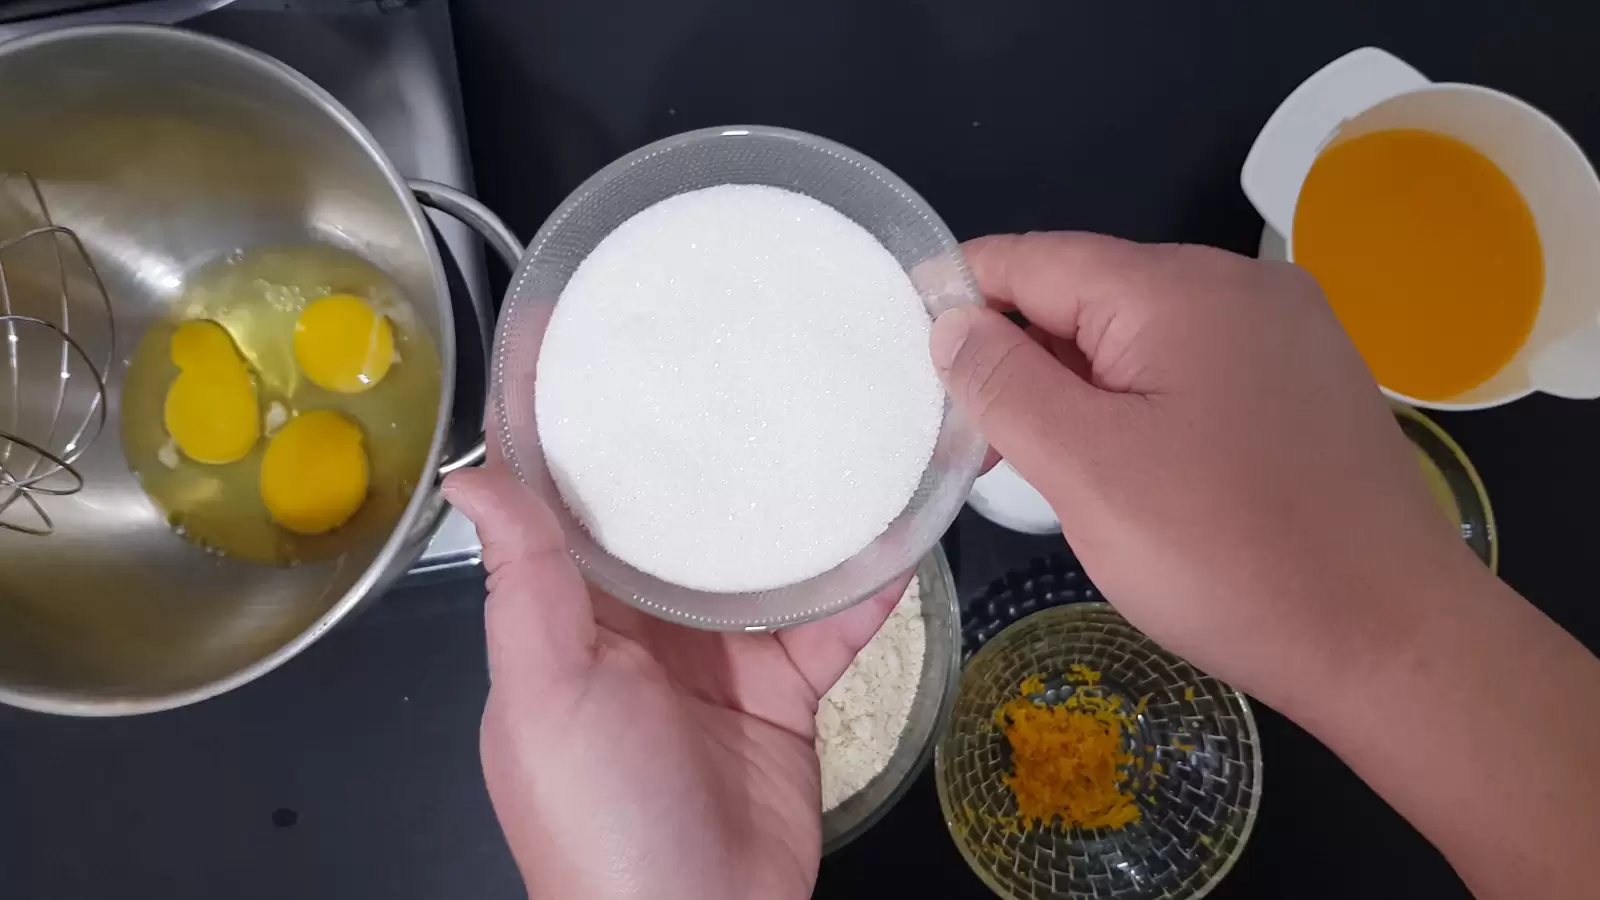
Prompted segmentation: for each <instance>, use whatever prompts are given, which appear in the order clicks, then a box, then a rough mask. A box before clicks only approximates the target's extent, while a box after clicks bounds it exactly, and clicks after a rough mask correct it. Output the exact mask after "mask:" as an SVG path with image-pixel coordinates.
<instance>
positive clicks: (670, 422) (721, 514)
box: [534, 185, 944, 592]
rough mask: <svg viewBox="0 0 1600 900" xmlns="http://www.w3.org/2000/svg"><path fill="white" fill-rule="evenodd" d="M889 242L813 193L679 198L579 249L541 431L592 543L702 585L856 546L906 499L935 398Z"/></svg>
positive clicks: (552, 332)
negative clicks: (585, 252)
mask: <svg viewBox="0 0 1600 900" xmlns="http://www.w3.org/2000/svg"><path fill="white" fill-rule="evenodd" d="M929 328H930V320H929V318H928V314H927V311H926V309H925V308H924V307H923V304H922V300H921V298H920V297H919V296H918V294H917V292H916V289H915V288H914V287H912V285H911V281H910V279H909V278H907V277H906V274H905V272H904V271H903V270H902V269H901V268H900V265H899V264H898V263H897V262H896V261H895V259H894V257H893V256H891V255H890V254H889V252H888V251H887V250H886V249H884V247H883V246H882V245H881V244H879V243H878V242H877V240H875V239H874V238H873V237H872V235H871V234H869V233H868V232H867V231H866V230H865V229H863V228H861V227H860V226H858V225H856V224H855V223H854V222H852V221H850V220H849V219H848V218H846V217H845V216H844V215H842V214H841V213H839V212H838V211H836V210H834V209H833V208H831V207H829V206H827V205H825V204H823V203H820V202H818V201H816V200H813V199H811V198H809V197H805V196H802V195H800V194H796V193H793V192H791V191H786V190H781V189H779V188H773V187H765V186H759V185H723V186H719V187H712V188H706V189H704V190H698V191H691V192H689V193H685V194H679V195H677V196H674V197H671V198H669V199H667V200H663V201H662V202H660V203H657V204H656V205H654V206H651V207H649V208H648V209H645V210H644V211H643V212H640V213H639V214H637V215H635V216H634V217H632V218H631V219H628V220H627V221H626V222H624V223H622V225H620V226H619V227H618V228H617V229H616V230H615V231H613V232H612V233H611V234H610V235H608V236H607V237H606V238H605V239H604V240H602V241H601V242H600V244H599V245H598V246H597V247H595V249H594V251H593V252H591V253H590V254H589V256H588V257H587V258H585V259H584V260H583V262H582V263H581V264H579V266H578V268H577V271H575V272H574V273H573V275H572V278H571V280H570V281H569V282H568V284H567V287H566V289H565V290H564V291H562V293H561V297H560V299H559V301H558V302H557V304H556V307H555V311H554V313H553V315H552V317H551V320H550V326H549V330H548V331H547V332H546V334H545V337H544V343H543V345H542V347H541V350H540V357H539V369H538V375H537V380H536V385H535V391H534V393H535V404H536V412H537V416H538V423H539V439H540V442H541V443H542V444H543V446H544V453H545V457H546V459H547V460H548V462H549V464H550V470H551V472H552V474H553V475H554V477H555V480H556V485H557V487H558V488H559V490H560V491H561V495H562V498H563V499H564V500H565V501H566V503H567V506H568V507H569V508H570V509H571V510H572V511H573V513H574V514H575V515H576V516H577V517H578V519H579V520H580V521H581V522H583V524H584V526H585V527H586V528H587V529H588V530H589V532H590V534H592V535H593V536H594V538H595V540H597V541H598V542H599V543H600V545H601V546H603V547H605V548H606V550H607V551H609V552H610V553H612V554H613V555H615V556H617V557H618V558H620V559H622V560H623V561H625V562H627V563H628V564H630V565H632V566H634V567H635V568H637V569H640V570H642V571H645V572H648V573H650V574H652V575H655V576H656V577H658V578H661V579H663V580H665V581H669V582H672V583H674V584H679V585H683V586H685V587H689V588H694V589H696V590H705V591H717V592H740V591H760V590H767V589H770V588H776V587H781V586H783V585H788V584H793V583H796V582H799V581H804V580H805V579H807V578H811V577H812V576H815V575H819V574H821V573H823V572H826V571H828V570H829V569H831V568H833V567H834V566H836V565H838V564H839V563H842V562H844V561H845V560H846V559H849V558H850V557H851V556H853V555H855V554H856V553H857V552H858V551H860V550H861V549H862V548H864V547H866V546H867V544H869V543H871V542H872V540H873V539H874V538H876V537H877V536H878V535H879V534H882V533H883V531H884V529H885V528H886V527H888V525H889V523H890V522H892V521H893V520H894V519H895V518H896V517H897V516H898V515H899V514H900V513H901V511H903V510H904V509H905V507H906V504H907V503H908V502H909V501H910V499H911V496H912V494H913V493H914V492H915V490H916V487H917V484H918V482H919V481H920V480H921V477H922V473H923V470H924V469H925V468H926V467H927V465H928V461H929V459H930V458H931V457H932V454H933V446H934V442H935V440H936V439H937V437H938V433H939V426H940V423H941V421H942V417H943V409H944V392H943V388H942V387H941V386H940V383H939V379H938V376H937V374H936V373H935V372H934V369H933V364H932V362H931V361H930V359H929V356H928V332H929Z"/></svg>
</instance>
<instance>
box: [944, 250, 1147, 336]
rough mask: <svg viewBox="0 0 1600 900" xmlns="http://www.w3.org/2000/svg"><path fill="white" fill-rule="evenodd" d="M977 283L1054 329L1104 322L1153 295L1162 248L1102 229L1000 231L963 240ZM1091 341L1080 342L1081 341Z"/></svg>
mask: <svg viewBox="0 0 1600 900" xmlns="http://www.w3.org/2000/svg"><path fill="white" fill-rule="evenodd" d="M961 249H962V252H963V253H964V254H965V255H966V258H967V267H968V268H969V269H970V270H971V271H972V277H973V278H974V280H976V281H977V283H978V289H979V290H980V291H981V292H982V293H983V296H984V297H985V298H987V299H988V300H989V301H990V302H991V303H992V304H994V305H996V306H997V307H999V308H1002V309H1015V310H1018V311H1020V312H1021V313H1022V314H1023V315H1025V316H1027V317H1028V321H1030V322H1032V323H1034V324H1035V325H1039V326H1041V327H1043V328H1045V329H1046V330H1048V331H1050V332H1051V333H1053V334H1056V335H1059V336H1061V337H1064V338H1068V339H1077V338H1078V332H1079V330H1080V329H1081V328H1084V327H1087V326H1096V327H1097V328H1104V327H1105V325H1106V324H1107V323H1108V320H1109V319H1110V318H1111V314H1112V313H1114V312H1116V311H1117V307H1118V305H1123V304H1126V303H1128V302H1130V301H1136V300H1137V299H1138V298H1140V297H1144V296H1147V295H1148V294H1149V293H1150V291H1149V290H1148V287H1149V280H1150V278H1151V275H1152V273H1153V272H1155V271H1157V270H1158V269H1159V268H1160V267H1159V266H1156V265H1153V263H1154V262H1155V261H1156V259H1157V258H1158V257H1159V254H1160V252H1161V248H1159V247H1152V246H1149V245H1146V244H1136V243H1133V242H1131V241H1124V240H1119V239H1117V238H1112V237H1106V236H1105V235H1099V234H1083V233H1079V232H1065V231H1061V232H1033V233H1030V234H997V235H991V236H989V237H982V238H978V239H976V240H972V241H968V242H966V243H965V244H962V245H961ZM1085 343H1086V342H1085V341H1083V340H1078V345H1079V346H1080V347H1082V346H1085Z"/></svg>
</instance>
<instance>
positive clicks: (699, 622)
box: [489, 125, 987, 632]
mask: <svg viewBox="0 0 1600 900" xmlns="http://www.w3.org/2000/svg"><path fill="white" fill-rule="evenodd" d="M749 137H755V138H766V139H774V140H782V141H792V142H794V143H797V144H800V145H803V146H805V147H807V148H809V149H811V150H817V151H821V152H823V153H826V154H828V155H830V156H833V157H834V158H836V159H838V160H840V161H841V162H844V163H847V164H850V165H852V166H855V167H856V168H858V169H860V170H861V171H863V172H864V173H866V174H867V175H870V176H872V177H873V178H876V179H877V180H878V181H880V182H882V183H883V184H884V185H885V186H886V187H888V188H889V189H890V190H892V191H893V192H894V193H895V194H896V195H897V196H899V197H900V198H901V199H902V200H904V201H905V204H906V206H907V207H909V208H910V209H911V210H913V211H914V212H915V213H916V215H917V216H918V217H919V218H920V219H922V220H923V221H924V222H926V223H927V224H928V226H929V227H930V228H931V229H932V230H933V231H934V233H935V234H937V235H938V237H939V239H940V242H941V243H942V244H943V245H944V254H945V255H948V256H949V257H950V258H951V260H952V261H953V262H954V263H955V265H956V268H957V271H958V273H959V275H960V276H961V277H962V278H963V279H964V280H965V282H966V284H967V286H968V287H969V288H970V291H969V293H970V294H971V295H972V298H973V304H972V305H978V304H981V303H982V302H983V298H982V294H980V293H979V292H978V290H977V285H976V283H975V282H973V280H972V275H971V273H970V272H969V271H968V269H967V265H966V260H965V258H964V257H963V256H962V253H961V244H960V242H959V241H957V240H956V239H955V235H954V234H953V233H952V232H951V231H950V228H949V226H948V225H946V224H945V222H944V220H943V219H942V218H940V217H939V214H938V213H936V212H935V211H934V210H933V207H932V206H930V205H929V204H928V202H927V201H926V200H924V199H923V198H922V195H920V194H918V193H917V192H916V191H915V190H913V189H912V187H911V186H910V185H909V184H907V183H906V182H905V181H904V180H902V179H901V178H900V177H899V176H898V175H896V174H894V172H892V171H890V170H889V169H888V168H887V167H886V166H884V165H883V164H881V163H879V162H877V161H876V160H874V159H872V158H871V157H868V156H866V155H865V154H863V153H859V152H857V151H855V150H852V149H851V148H849V147H846V146H845V145H843V144H840V143H838V142H836V141H832V140H829V139H827V138H824V137H820V136H818V135H815V134H810V133H808V132H804V131H798V130H795V129H791V128H780V127H777V126H771V125H729V126H715V127H711V128H701V129H696V130H693V131H685V132H680V133H678V134H674V135H670V136H668V137H665V138H662V139H660V140H657V141H654V142H652V143H649V144H646V145H644V146H643V147H640V148H638V149H636V150H634V151H632V152H630V153H627V154H624V155H623V156H621V157H619V158H617V159H616V160H614V161H612V162H611V163H610V164H608V165H607V166H605V167H604V168H602V169H601V170H600V171H598V172H596V173H594V174H593V175H591V176H589V177H588V178H587V179H585V180H584V181H583V183H582V184H580V185H578V186H577V188H575V189H573V191H572V193H570V194H568V195H567V198H566V199H565V200H563V201H562V202H561V205H560V206H558V207H557V208H556V209H555V211H554V212H552V213H551V214H550V215H549V217H548V218H546V219H545V221H544V224H543V225H541V226H540V227H539V231H538V232H537V233H536V234H535V235H534V236H533V240H532V241H531V242H530V243H529V244H528V246H527V249H526V250H525V251H524V253H523V257H522V263H521V265H519V266H518V267H517V271H516V272H514V273H513V274H512V278H511V282H510V285H509V287H508V288H507V290H506V295H505V303H504V305H503V307H502V310H501V314H500V315H501V321H502V324H503V323H504V322H505V321H507V319H508V317H509V314H510V313H511V312H512V311H513V307H514V306H515V305H516V304H517V302H518V299H519V295H520V293H521V291H520V288H521V286H522V285H523V284H525V283H526V282H527V280H528V273H529V271H530V270H531V267H532V265H533V260H534V258H535V257H536V256H538V255H539V253H540V252H541V251H542V249H543V248H544V246H545V245H546V244H547V243H548V242H549V241H550V239H551V237H552V235H554V234H556V233H557V232H559V231H560V229H561V228H563V227H564V225H565V223H566V221H567V219H568V218H569V217H570V216H571V215H572V213H573V211H574V210H576V209H577V208H578V206H579V205H580V204H582V203H583V202H584V201H585V200H587V199H588V197H589V195H590V194H592V193H594V192H595V191H597V190H599V189H600V188H602V187H603V186H605V185H608V184H610V183H611V182H613V181H615V180H616V179H617V178H619V177H621V176H622V175H623V174H624V173H626V172H627V171H628V170H630V169H632V168H633V167H635V166H636V165H638V164H640V163H642V162H644V161H646V160H649V159H651V158H654V157H656V156H658V155H660V154H663V153H667V152H670V151H672V150H677V149H681V148H684V147H688V146H691V145H694V144H702V143H710V142H715V141H723V140H729V139H734V140H737V139H740V138H749ZM499 330H500V329H499V327H497V328H496V346H495V351H494V354H493V356H494V358H493V360H492V361H491V370H492V371H491V372H490V384H489V403H490V411H491V412H492V413H493V418H494V423H493V424H494V430H495V438H496V440H497V441H498V443H499V445H500V447H501V448H502V454H503V456H504V457H505V461H506V462H507V464H509V465H510V467H511V470H512V471H513V472H514V473H515V474H516V476H517V477H518V478H519V479H521V480H522V481H523V483H525V484H531V483H530V482H529V480H528V476H527V473H526V472H525V471H524V469H523V465H522V463H521V461H520V460H519V459H518V454H517V448H516V446H515V444H514V442H513V441H512V440H511V433H510V427H511V426H510V424H509V420H508V418H507V416H506V415H505V408H504V406H505V391H504V372H503V365H502V362H501V360H500V358H499V352H500V348H499V341H500V335H499ZM946 409H947V418H948V415H949V412H948V411H949V410H950V409H951V407H950V405H949V402H948V400H947V401H946ZM956 414H957V415H958V416H959V415H960V414H959V412H957V413H956ZM958 422H959V423H960V425H961V428H962V429H963V430H965V431H967V432H969V433H970V435H971V436H972V437H975V438H976V440H975V441H969V443H971V444H972V447H971V449H970V451H969V452H968V453H967V454H966V455H965V458H960V457H958V458H956V459H954V460H952V462H953V463H954V464H953V465H952V466H950V467H949V469H948V470H947V471H946V474H945V477H944V481H945V482H946V483H947V484H949V485H951V486H952V487H953V488H954V490H952V491H951V492H950V495H949V499H948V500H947V503H946V505H947V506H948V507H949V508H948V509H942V510H941V509H937V508H934V509H933V512H932V513H931V515H932V516H933V519H934V520H937V521H942V523H943V524H942V527H940V528H938V529H937V530H936V531H935V530H933V529H930V532H932V538H931V539H930V540H929V542H928V546H913V547H912V549H913V550H914V552H913V553H908V554H907V555H908V556H912V557H913V558H917V559H920V558H921V557H922V556H924V555H926V554H927V553H928V551H929V550H931V549H932V547H934V546H937V545H938V543H939V540H940V538H941V537H942V536H943V534H944V532H945V531H947V530H948V529H949V527H950V525H951V524H952V523H954V522H955V519H956V516H957V515H958V514H959V513H960V512H961V509H962V507H963V506H965V505H966V500H967V495H968V494H969V493H971V490H972V483H973V482H974V481H975V480H976V479H977V477H978V470H979V469H980V468H981V467H982V465H983V458H984V455H985V453H986V452H987V444H986V443H985V442H984V441H983V440H982V437H981V435H978V433H977V430H976V427H975V426H974V425H972V423H970V422H967V421H965V419H964V418H963V419H958ZM945 427H946V425H941V426H940V434H941V435H942V434H943V433H944V429H945ZM578 527H582V526H581V525H580V526H578ZM563 528H565V525H563ZM880 538H881V536H880ZM878 539H879V538H874V543H875V542H876V541H877V540H878ZM869 546H870V545H869ZM863 549H865V548H863ZM569 555H570V556H571V557H572V558H573V560H574V561H575V562H576V563H577V565H578V569H579V570H580V571H581V572H582V573H583V577H584V578H585V579H586V580H587V581H589V582H590V583H591V584H594V585H596V586H598V587H599V588H601V589H602V590H604V591H606V592H607V593H608V594H611V595H612V596H614V597H617V598H618V599H620V600H622V601H623V602H624V603H626V604H628V605H629V606H633V607H635V608H637V609H640V610H643V611H644V612H647V613H649V614H650V615H652V616H655V617H657V618H660V619H664V620H666V621H669V622H676V623H677V624H680V625H687V626H689V627H692V628H699V629H705V630H713V631H749V632H762V631H776V630H778V629H780V628H788V627H791V626H794V625H799V624H802V623H805V622H810V621H815V620H817V619H822V618H826V617H828V616H831V615H833V614H835V613H839V612H842V611H844V610H846V609H849V608H850V607H852V606H855V605H856V604H858V603H860V602H862V601H864V600H866V599H868V598H869V597H872V596H874V595H876V594H877V593H878V592H879V591H881V590H883V589H884V588H886V587H888V586H889V585H890V584H891V583H893V582H894V580H895V579H896V578H899V577H900V576H901V575H903V574H904V573H903V572H898V573H894V574H891V575H889V576H887V577H886V578H884V579H882V581H881V583H879V584H876V585H872V586H871V587H870V588H867V589H864V590H862V591H860V592H859V594H858V595H857V596H850V595H840V596H838V597H837V598H836V599H833V600H827V601H819V602H814V603H812V604H811V605H809V606H808V607H807V608H805V609H804V610H801V611H800V612H795V613H788V614H784V615H777V616H751V617H744V618H737V619H734V618H713V617H711V616H704V615H699V614H696V613H691V612H686V611H684V610H682V609H679V608H677V607H676V606H668V605H666V604H663V603H660V602H657V601H655V600H652V599H651V598H649V597H642V596H639V595H637V594H635V593H634V592H633V591H631V590H628V589H627V588H626V587H624V586H623V585H621V584H618V583H617V582H616V581H614V580H613V579H612V578H611V577H610V575H609V573H608V572H607V571H606V569H607V568H609V567H610V566H609V565H602V566H596V565H595V564H594V562H593V561H591V560H589V559H587V558H585V557H584V556H583V555H582V554H580V553H578V552H577V551H576V550H569ZM612 560H613V561H614V565H615V567H619V568H627V569H630V570H632V571H634V572H636V573H638V574H640V575H643V576H645V577H652V576H648V575H646V573H643V572H639V570H637V569H634V568H633V567H632V566H629V565H628V564H627V563H625V562H623V561H622V560H620V559H617V558H616V557H612ZM829 571H832V570H831V569H830V570H829ZM818 577H821V576H818ZM655 580H659V579H655ZM800 584H805V582H800ZM676 587H677V588H678V589H679V590H683V591H685V592H687V593H691V594H701V595H704V596H707V597H712V596H717V597H728V596H736V595H731V594H714V593H712V592H703V591H701V592H697V591H692V590H691V589H688V588H683V587H682V586H681V585H678V586H676ZM792 587H794V585H789V586H786V587H785V588H779V589H778V590H784V589H788V588H792ZM748 593H751V594H760V593H764V592H761V591H755V592H748Z"/></svg>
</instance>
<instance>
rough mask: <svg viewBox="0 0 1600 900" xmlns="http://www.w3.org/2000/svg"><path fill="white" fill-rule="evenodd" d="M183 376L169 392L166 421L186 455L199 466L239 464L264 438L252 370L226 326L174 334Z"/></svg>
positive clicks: (203, 324)
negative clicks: (202, 464) (203, 464)
mask: <svg viewBox="0 0 1600 900" xmlns="http://www.w3.org/2000/svg"><path fill="white" fill-rule="evenodd" d="M170 353H171V356H172V362H173V364H174V365H176V366H177V367H178V377H177V378H175V379H173V381H172V386H171V387H169V388H168V389H167V400H166V406H165V408H164V410H163V419H164V420H165V423H166V426H167V433H168V434H169V435H171V436H172V440H173V442H175V443H176V444H177V445H178V449H179V450H182V451H183V453H184V455H185V456H187V457H189V458H190V459H192V460H194V461H195V462H199V463H207V464H210V465H223V464H225V463H231V462H238V461H239V460H241V459H244V457H245V456H246V455H247V454H248V453H249V452H250V448H252V447H254V446H255V445H256V441H257V440H259V439H260V438H261V414H260V411H259V408H258V405H257V401H256V386H255V381H254V379H252V378H251V376H250V369H249V367H247V366H246V365H245V364H244V360H243V359H242V358H240V356H239V351H238V348H236V347H234V345H233V339H232V338H230V337H229V336H228V333H227V332H226V331H224V330H223V328H222V326H221V325H218V324H217V323H215V322H209V321H195V322H185V323H184V324H182V325H180V326H179V327H178V330H177V331H176V332H174V333H173V335H172V344H171V349H170Z"/></svg>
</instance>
